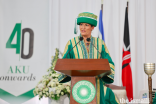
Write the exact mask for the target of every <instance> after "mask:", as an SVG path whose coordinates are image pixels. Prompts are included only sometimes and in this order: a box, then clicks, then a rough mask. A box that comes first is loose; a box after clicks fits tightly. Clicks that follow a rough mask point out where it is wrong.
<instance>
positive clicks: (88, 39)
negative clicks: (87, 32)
mask: <svg viewBox="0 0 156 104" xmlns="http://www.w3.org/2000/svg"><path fill="white" fill-rule="evenodd" d="M86 40H87V41H88V42H91V41H90V40H91V39H90V38H87V39H86ZM91 44H92V45H93V46H94V47H95V45H94V44H93V43H92V42H91ZM95 49H96V50H97V51H98V52H99V50H98V49H97V48H96V47H95ZM99 53H100V52H99ZM101 58H102V56H101V53H100V59H101Z"/></svg>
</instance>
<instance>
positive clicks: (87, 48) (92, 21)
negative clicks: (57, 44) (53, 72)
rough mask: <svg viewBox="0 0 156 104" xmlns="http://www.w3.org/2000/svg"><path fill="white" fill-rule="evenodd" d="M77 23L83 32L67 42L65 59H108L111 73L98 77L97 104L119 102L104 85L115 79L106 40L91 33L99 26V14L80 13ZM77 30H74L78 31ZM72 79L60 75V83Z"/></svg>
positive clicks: (114, 103)
mask: <svg viewBox="0 0 156 104" xmlns="http://www.w3.org/2000/svg"><path fill="white" fill-rule="evenodd" d="M77 25H79V29H80V33H81V34H80V35H79V36H77V37H75V38H73V39H71V40H69V41H68V42H67V44H66V46H65V50H64V53H63V59H64V58H69V59H100V58H102V59H108V61H109V65H110V68H111V73H110V74H109V75H107V76H102V74H101V75H99V76H97V78H96V82H97V83H96V84H97V86H100V87H99V89H98V88H97V91H99V93H97V95H96V96H97V97H98V98H97V104H118V103H119V101H118V100H117V98H116V96H115V95H114V93H113V92H112V90H111V89H110V88H107V87H106V86H104V85H105V83H107V84H109V83H113V81H114V71H115V70H114V63H113V61H112V59H111V57H110V54H109V52H108V49H107V47H106V45H105V43H104V41H103V40H101V39H99V38H96V37H92V35H91V32H92V30H93V29H94V27H96V26H97V16H96V15H94V14H92V13H89V12H83V13H80V14H79V15H78V18H77ZM75 30H76V29H74V32H76V31H75ZM77 43H78V44H77ZM73 47H74V48H73ZM72 48H73V49H72ZM70 80H71V78H70V77H69V76H66V75H63V74H62V75H60V76H59V82H60V83H64V82H68V81H70Z"/></svg>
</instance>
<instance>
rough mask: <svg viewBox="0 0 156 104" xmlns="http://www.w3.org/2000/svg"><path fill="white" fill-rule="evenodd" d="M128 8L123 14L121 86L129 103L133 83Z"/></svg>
mask: <svg viewBox="0 0 156 104" xmlns="http://www.w3.org/2000/svg"><path fill="white" fill-rule="evenodd" d="M127 10H128V8H127V7H126V12H125V27H124V39H123V42H124V43H123V55H122V84H123V86H125V87H126V92H127V97H128V100H129V102H130V101H131V100H133V81H132V71H131V65H130V63H131V52H130V39H129V26H128V11H127Z"/></svg>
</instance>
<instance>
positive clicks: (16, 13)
mask: <svg viewBox="0 0 156 104" xmlns="http://www.w3.org/2000/svg"><path fill="white" fill-rule="evenodd" d="M48 3H49V1H48V0H42V1H38V0H22V1H21V0H13V1H12V0H0V99H2V100H4V101H6V102H8V103H11V104H21V103H23V102H25V101H27V100H29V99H31V98H33V97H34V95H33V89H34V87H35V86H36V85H37V83H38V82H39V80H40V79H41V77H42V76H43V75H44V74H46V70H47V69H48V66H49V35H48V34H49V28H48V27H49V14H48V13H49V4H48Z"/></svg>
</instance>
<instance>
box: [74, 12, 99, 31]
mask: <svg viewBox="0 0 156 104" xmlns="http://www.w3.org/2000/svg"><path fill="white" fill-rule="evenodd" d="M80 23H88V24H90V25H93V26H95V27H96V26H97V16H96V15H95V14H93V13H89V12H83V13H80V14H79V15H78V18H77V19H76V20H75V28H74V34H77V25H80Z"/></svg>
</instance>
